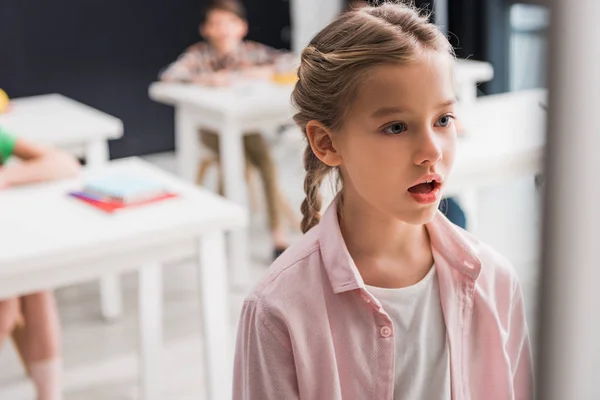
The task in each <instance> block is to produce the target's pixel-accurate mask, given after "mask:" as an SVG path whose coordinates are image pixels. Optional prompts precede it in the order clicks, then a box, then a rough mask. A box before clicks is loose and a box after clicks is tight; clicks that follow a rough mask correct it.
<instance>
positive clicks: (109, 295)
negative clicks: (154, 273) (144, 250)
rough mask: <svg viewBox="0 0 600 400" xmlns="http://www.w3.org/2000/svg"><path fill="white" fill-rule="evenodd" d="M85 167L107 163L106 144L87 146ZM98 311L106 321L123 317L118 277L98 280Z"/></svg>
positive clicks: (113, 276) (104, 277) (99, 141)
mask: <svg viewBox="0 0 600 400" xmlns="http://www.w3.org/2000/svg"><path fill="white" fill-rule="evenodd" d="M85 161H86V165H87V166H88V167H90V168H97V167H101V166H103V165H106V163H108V161H109V150H108V142H107V141H106V140H97V141H94V142H92V143H90V144H88V145H87V148H86V151H85ZM100 310H101V313H102V316H103V317H104V319H106V320H115V319H117V318H119V317H120V316H121V315H123V296H122V293H121V282H120V280H119V276H118V275H105V276H103V277H102V278H101V279H100Z"/></svg>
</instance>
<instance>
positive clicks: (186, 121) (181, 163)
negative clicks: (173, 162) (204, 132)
mask: <svg viewBox="0 0 600 400" xmlns="http://www.w3.org/2000/svg"><path fill="white" fill-rule="evenodd" d="M198 140H199V139H198V129H197V126H196V124H195V123H194V115H193V113H192V111H191V110H189V109H187V108H185V107H181V106H180V107H176V108H175V151H176V157H177V172H178V174H179V176H181V177H182V178H183V179H185V180H186V181H188V182H195V181H196V172H197V171H198V163H199V161H200V143H199V142H198Z"/></svg>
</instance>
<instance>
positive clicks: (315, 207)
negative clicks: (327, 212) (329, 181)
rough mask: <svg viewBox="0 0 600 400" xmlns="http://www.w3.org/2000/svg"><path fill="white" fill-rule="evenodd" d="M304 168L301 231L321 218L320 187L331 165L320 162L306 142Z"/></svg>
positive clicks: (306, 229) (308, 228)
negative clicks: (304, 194)
mask: <svg viewBox="0 0 600 400" xmlns="http://www.w3.org/2000/svg"><path fill="white" fill-rule="evenodd" d="M304 169H305V170H306V178H304V192H305V193H306V198H305V199H304V201H303V202H302V206H301V207H300V210H301V211H302V216H303V217H302V223H301V225H300V227H301V229H302V233H306V232H307V231H309V230H310V229H311V228H312V227H314V226H315V225H317V224H318V223H319V220H320V219H321V192H320V188H321V183H322V182H323V178H325V176H326V175H327V173H329V171H330V170H331V167H329V166H328V165H326V164H324V163H323V162H321V160H319V159H318V158H317V156H315V153H313V151H312V148H311V147H310V144H307V146H306V150H304Z"/></svg>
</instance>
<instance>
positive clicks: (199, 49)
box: [184, 41, 209, 54]
mask: <svg viewBox="0 0 600 400" xmlns="http://www.w3.org/2000/svg"><path fill="white" fill-rule="evenodd" d="M208 50H209V47H208V43H206V42H204V41H201V42H198V43H194V44H193V45H191V46H189V47H188V48H187V49H185V52H184V53H185V54H205V53H207V52H208Z"/></svg>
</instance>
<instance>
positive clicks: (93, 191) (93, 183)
mask: <svg viewBox="0 0 600 400" xmlns="http://www.w3.org/2000/svg"><path fill="white" fill-rule="evenodd" d="M83 191H84V192H87V193H89V194H90V196H94V197H102V198H106V199H107V200H111V201H119V202H123V203H136V202H141V201H147V200H150V199H152V198H155V197H160V196H162V195H164V194H165V193H167V191H168V190H167V188H166V187H165V185H164V184H163V183H162V182H159V181H155V180H152V179H148V178H143V177H139V176H128V175H109V176H104V177H100V178H95V179H92V180H89V181H87V182H85V185H84V188H83Z"/></svg>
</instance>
